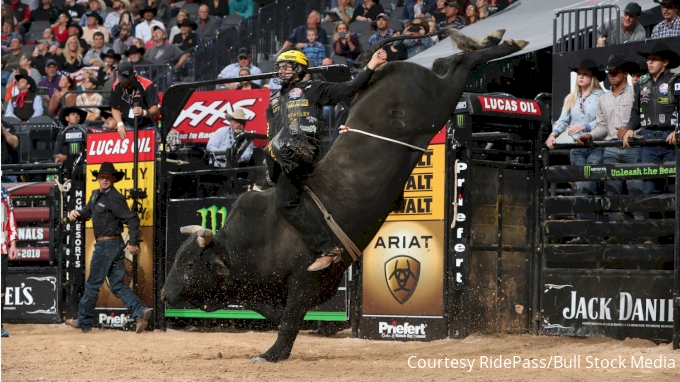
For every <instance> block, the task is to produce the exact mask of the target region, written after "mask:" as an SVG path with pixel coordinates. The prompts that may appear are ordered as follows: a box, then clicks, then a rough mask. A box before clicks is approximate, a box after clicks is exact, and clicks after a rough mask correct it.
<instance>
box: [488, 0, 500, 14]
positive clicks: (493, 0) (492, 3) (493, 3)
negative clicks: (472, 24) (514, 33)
mask: <svg viewBox="0 0 680 382" xmlns="http://www.w3.org/2000/svg"><path fill="white" fill-rule="evenodd" d="M486 2H487V8H489V16H491V15H493V14H494V13H496V12H498V11H500V10H501V7H499V6H498V1H497V0H487V1H486Z"/></svg>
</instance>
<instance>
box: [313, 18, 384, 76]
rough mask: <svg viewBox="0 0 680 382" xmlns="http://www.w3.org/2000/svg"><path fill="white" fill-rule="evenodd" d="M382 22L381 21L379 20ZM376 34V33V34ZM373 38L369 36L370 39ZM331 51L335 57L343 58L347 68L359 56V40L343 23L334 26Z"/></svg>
mask: <svg viewBox="0 0 680 382" xmlns="http://www.w3.org/2000/svg"><path fill="white" fill-rule="evenodd" d="M380 20H382V19H380ZM376 33H377V32H376ZM372 37H373V36H371V38H372ZM333 41H335V42H334V43H333V51H334V52H335V55H336V56H340V57H345V59H346V60H347V66H352V65H354V60H356V58H357V57H359V54H361V48H360V45H359V38H358V37H357V35H355V34H353V33H352V32H350V30H349V25H347V23H345V22H344V21H341V22H339V23H337V24H335V33H334V34H333ZM322 65H323V64H322Z"/></svg>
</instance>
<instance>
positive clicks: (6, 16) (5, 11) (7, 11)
mask: <svg viewBox="0 0 680 382" xmlns="http://www.w3.org/2000/svg"><path fill="white" fill-rule="evenodd" d="M2 21H3V22H5V21H7V22H8V23H10V24H11V25H12V30H11V32H16V31H15V30H14V26H15V25H16V24H17V18H16V17H15V16H14V10H13V9H12V7H10V6H9V4H2Z"/></svg>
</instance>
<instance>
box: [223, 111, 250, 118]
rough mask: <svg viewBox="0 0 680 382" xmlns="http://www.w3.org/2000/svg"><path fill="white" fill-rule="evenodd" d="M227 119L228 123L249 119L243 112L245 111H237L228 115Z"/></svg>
mask: <svg viewBox="0 0 680 382" xmlns="http://www.w3.org/2000/svg"><path fill="white" fill-rule="evenodd" d="M225 119H226V120H227V121H231V120H232V119H235V120H237V121H247V120H248V117H246V113H244V112H243V109H236V110H234V112H233V113H231V114H227V115H226V117H225Z"/></svg>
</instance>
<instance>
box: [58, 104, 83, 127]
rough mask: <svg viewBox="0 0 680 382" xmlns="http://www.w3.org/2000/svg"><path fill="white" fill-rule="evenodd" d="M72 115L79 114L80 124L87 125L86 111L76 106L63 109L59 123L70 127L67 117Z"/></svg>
mask: <svg viewBox="0 0 680 382" xmlns="http://www.w3.org/2000/svg"><path fill="white" fill-rule="evenodd" d="M71 113H78V114H79V115H80V123H85V118H86V117H87V112H86V111H85V110H83V109H81V108H79V107H75V106H66V107H64V108H63V109H61V112H60V113H59V121H60V122H61V124H62V125H64V126H68V121H67V120H66V116H68V115H69V114H71Z"/></svg>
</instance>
